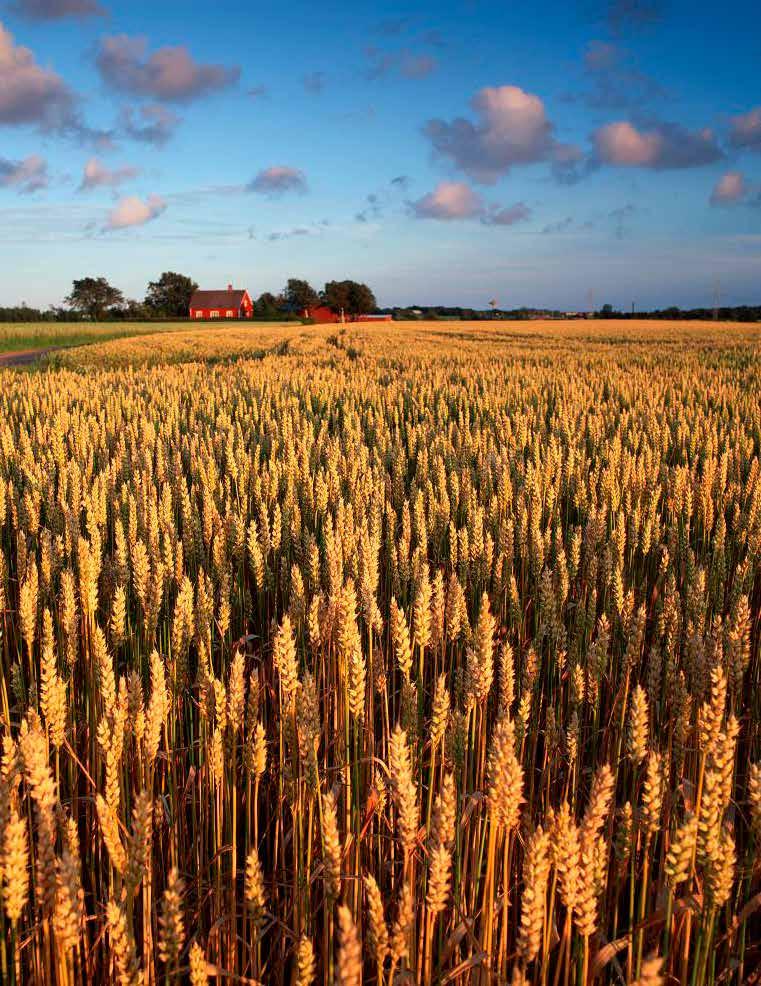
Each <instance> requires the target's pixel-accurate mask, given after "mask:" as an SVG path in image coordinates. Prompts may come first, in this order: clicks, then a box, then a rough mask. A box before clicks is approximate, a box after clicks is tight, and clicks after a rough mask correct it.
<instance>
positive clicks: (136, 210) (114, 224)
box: [105, 195, 166, 230]
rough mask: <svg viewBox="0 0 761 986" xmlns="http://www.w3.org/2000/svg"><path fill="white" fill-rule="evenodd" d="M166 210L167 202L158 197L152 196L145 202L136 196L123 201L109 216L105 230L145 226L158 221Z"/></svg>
mask: <svg viewBox="0 0 761 986" xmlns="http://www.w3.org/2000/svg"><path fill="white" fill-rule="evenodd" d="M165 209H166V202H165V201H164V199H162V198H160V197H159V196H158V195H151V196H149V197H148V198H147V199H146V200H145V201H143V199H140V198H138V197H137V196H135V195H130V196H128V197H127V198H123V199H121V200H120V201H119V202H118V203H117V204H116V206H115V208H114V209H112V210H111V212H110V213H109V214H108V219H107V220H106V225H105V229H107V230H109V229H127V228H129V227H130V226H144V225H145V224H146V223H148V222H150V221H151V220H152V219H156V218H157V217H158V216H160V215H161V213H162V212H163V211H164V210H165Z"/></svg>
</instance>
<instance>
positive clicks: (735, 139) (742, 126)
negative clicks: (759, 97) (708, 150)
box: [729, 106, 761, 151]
mask: <svg viewBox="0 0 761 986" xmlns="http://www.w3.org/2000/svg"><path fill="white" fill-rule="evenodd" d="M729 141H730V143H731V144H732V146H733V147H740V148H745V149H747V150H751V151H761V106H756V107H755V108H754V109H752V110H748V112H747V113H741V114H740V116H734V117H732V127H731V130H730V132H729Z"/></svg>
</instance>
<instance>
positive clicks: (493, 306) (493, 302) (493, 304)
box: [489, 298, 499, 317]
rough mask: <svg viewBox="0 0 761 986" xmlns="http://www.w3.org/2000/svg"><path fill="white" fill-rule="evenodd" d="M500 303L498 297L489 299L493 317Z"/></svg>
mask: <svg viewBox="0 0 761 986" xmlns="http://www.w3.org/2000/svg"><path fill="white" fill-rule="evenodd" d="M498 304H499V302H498V301H497V299H496V298H492V299H491V300H490V301H489V307H490V308H491V313H492V317H493V316H494V315H495V314H496V312H497V305H498Z"/></svg>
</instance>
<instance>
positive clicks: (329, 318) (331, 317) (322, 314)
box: [304, 305, 342, 325]
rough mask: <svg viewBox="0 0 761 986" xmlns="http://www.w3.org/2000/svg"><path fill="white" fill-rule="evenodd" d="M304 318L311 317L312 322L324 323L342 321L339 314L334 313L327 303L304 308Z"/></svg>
mask: <svg viewBox="0 0 761 986" xmlns="http://www.w3.org/2000/svg"><path fill="white" fill-rule="evenodd" d="M304 318H311V319H312V321H313V322H318V323H319V324H320V325H324V324H326V323H329V322H340V321H342V319H341V316H340V315H336V313H335V312H334V311H333V309H332V308H328V306H327V305H316V306H315V307H314V308H305V309H304Z"/></svg>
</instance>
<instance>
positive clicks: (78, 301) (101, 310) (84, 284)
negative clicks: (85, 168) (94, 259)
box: [65, 277, 124, 321]
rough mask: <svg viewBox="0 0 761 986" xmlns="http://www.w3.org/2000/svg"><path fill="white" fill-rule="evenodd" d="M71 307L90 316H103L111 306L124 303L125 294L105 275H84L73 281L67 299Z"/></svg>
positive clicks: (99, 317) (96, 318)
mask: <svg viewBox="0 0 761 986" xmlns="http://www.w3.org/2000/svg"><path fill="white" fill-rule="evenodd" d="M65 303H66V304H67V305H68V306H69V308H73V309H74V310H75V311H79V312H85V313H86V314H87V315H89V316H90V318H92V319H95V320H96V321H97V320H98V319H101V318H103V316H104V315H105V313H106V312H107V311H108V309H109V308H115V307H117V306H119V305H123V304H124V295H123V294H122V292H121V291H120V290H119V289H118V288H115V287H113V285H111V284H109V283H108V281H107V280H106V279H105V277H83V278H80V280H78V281H77V280H75V281H74V282H73V283H72V288H71V294H70V295H69V296H68V297H67V298H66V299H65Z"/></svg>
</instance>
